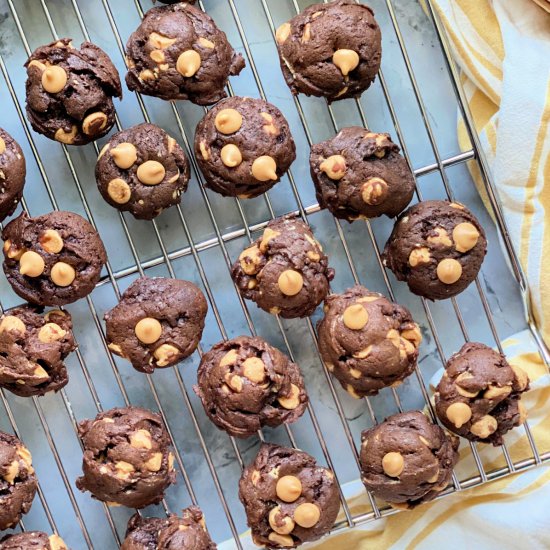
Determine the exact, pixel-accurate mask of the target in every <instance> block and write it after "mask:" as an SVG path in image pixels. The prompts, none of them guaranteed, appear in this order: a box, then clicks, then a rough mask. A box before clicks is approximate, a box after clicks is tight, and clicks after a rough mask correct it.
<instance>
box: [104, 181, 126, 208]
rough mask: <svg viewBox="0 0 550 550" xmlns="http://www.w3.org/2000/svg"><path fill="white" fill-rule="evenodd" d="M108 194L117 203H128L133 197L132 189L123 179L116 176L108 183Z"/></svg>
mask: <svg viewBox="0 0 550 550" xmlns="http://www.w3.org/2000/svg"><path fill="white" fill-rule="evenodd" d="M107 194H108V195H109V197H110V199H111V200H113V201H114V202H115V203H116V204H126V203H127V202H128V201H129V200H130V198H131V197H132V190H131V189H130V186H129V185H128V184H127V183H126V182H125V181H124V180H123V179H121V178H115V179H113V180H111V181H110V182H109V183H108V184H107Z"/></svg>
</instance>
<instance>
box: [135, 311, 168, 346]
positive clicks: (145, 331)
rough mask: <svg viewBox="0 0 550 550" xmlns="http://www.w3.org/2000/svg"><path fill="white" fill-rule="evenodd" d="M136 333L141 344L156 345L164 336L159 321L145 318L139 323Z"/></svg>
mask: <svg viewBox="0 0 550 550" xmlns="http://www.w3.org/2000/svg"><path fill="white" fill-rule="evenodd" d="M134 331H135V333H136V336H137V337H138V340H139V341H140V342H143V343H144V344H154V343H155V342H156V341H157V340H158V339H159V338H160V335H161V334H162V325H161V324H160V322H159V321H157V319H153V318H152V317H145V318H144V319H141V320H140V321H138V322H137V324H136V327H135V329H134Z"/></svg>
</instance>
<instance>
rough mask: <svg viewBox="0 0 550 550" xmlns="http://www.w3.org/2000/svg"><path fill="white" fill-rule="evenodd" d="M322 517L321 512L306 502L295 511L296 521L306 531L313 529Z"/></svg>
mask: <svg viewBox="0 0 550 550" xmlns="http://www.w3.org/2000/svg"><path fill="white" fill-rule="evenodd" d="M320 517H321V510H319V507H318V506H316V505H315V504H312V503H311V502H304V503H303V504H300V505H299V506H297V507H296V510H294V521H295V522H296V523H297V524H298V525H299V526H300V527H304V528H305V529H310V528H311V527H313V526H314V525H315V524H316V523H317V522H318V521H319V518H320Z"/></svg>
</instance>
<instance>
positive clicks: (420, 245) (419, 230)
mask: <svg viewBox="0 0 550 550" xmlns="http://www.w3.org/2000/svg"><path fill="white" fill-rule="evenodd" d="M486 252H487V240H486V238H485V232H484V231H483V228H482V227H481V225H480V223H479V222H478V220H477V218H476V217H475V216H474V215H473V214H472V213H471V212H470V211H469V210H468V209H467V208H466V207H465V206H464V205H463V204H460V203H458V202H449V201H437V200H434V201H423V202H419V203H418V204H415V205H414V206H411V207H410V208H409V209H408V210H406V211H405V212H403V214H402V215H401V216H400V217H399V219H398V220H397V221H396V223H395V226H394V228H393V231H392V233H391V235H390V238H389V239H388V242H387V243H386V247H385V248H384V253H383V254H382V258H383V262H384V265H385V266H386V267H389V268H390V269H391V270H392V271H393V273H394V275H395V276H396V277H397V279H398V280H399V281H405V282H406V283H407V285H408V286H409V289H410V290H411V292H413V293H414V294H418V295H419V296H424V297H425V298H429V299H431V300H442V299H444V298H450V297H452V296H456V295H457V294H459V293H460V292H462V291H463V290H464V289H465V288H466V287H467V286H468V285H469V284H470V283H471V282H472V281H473V280H474V279H475V278H476V276H477V274H478V273H479V270H480V268H481V264H482V262H483V259H484V257H485V254H486Z"/></svg>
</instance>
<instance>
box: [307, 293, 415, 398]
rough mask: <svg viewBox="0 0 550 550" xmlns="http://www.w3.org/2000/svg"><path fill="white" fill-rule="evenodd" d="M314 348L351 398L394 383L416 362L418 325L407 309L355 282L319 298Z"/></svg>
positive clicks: (400, 380) (408, 373)
mask: <svg viewBox="0 0 550 550" xmlns="http://www.w3.org/2000/svg"><path fill="white" fill-rule="evenodd" d="M324 310H325V316H324V317H323V319H321V320H320V321H319V323H318V324H317V332H318V335H319V352H320V354H321V358H322V359H323V362H324V363H325V365H326V366H327V368H328V370H329V371H330V372H332V374H334V376H335V377H336V378H337V380H338V381H339V382H340V384H342V387H343V388H344V389H345V390H346V391H347V392H349V393H350V395H352V396H353V397H356V398H360V397H365V396H366V395H376V394H377V393H378V392H379V391H380V390H381V389H382V388H385V387H388V386H397V385H399V384H400V383H401V382H402V381H403V380H404V379H405V378H406V377H407V376H409V375H410V374H411V373H412V372H413V370H414V367H415V366H416V361H417V358H418V346H419V345H420V342H421V341H422V334H421V332H420V328H419V327H418V325H417V324H416V323H415V322H414V320H413V318H412V315H411V313H410V311H409V310H408V309H407V308H405V307H403V306H400V305H399V304H395V303H393V302H390V301H389V300H388V299H387V298H386V297H384V296H383V295H382V294H379V293H377V292H371V291H370V290H367V289H366V288H365V287H363V286H360V285H357V286H354V287H352V288H350V289H348V290H346V291H345V292H344V293H343V294H331V295H330V296H328V297H327V298H326V300H325V306H324Z"/></svg>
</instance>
